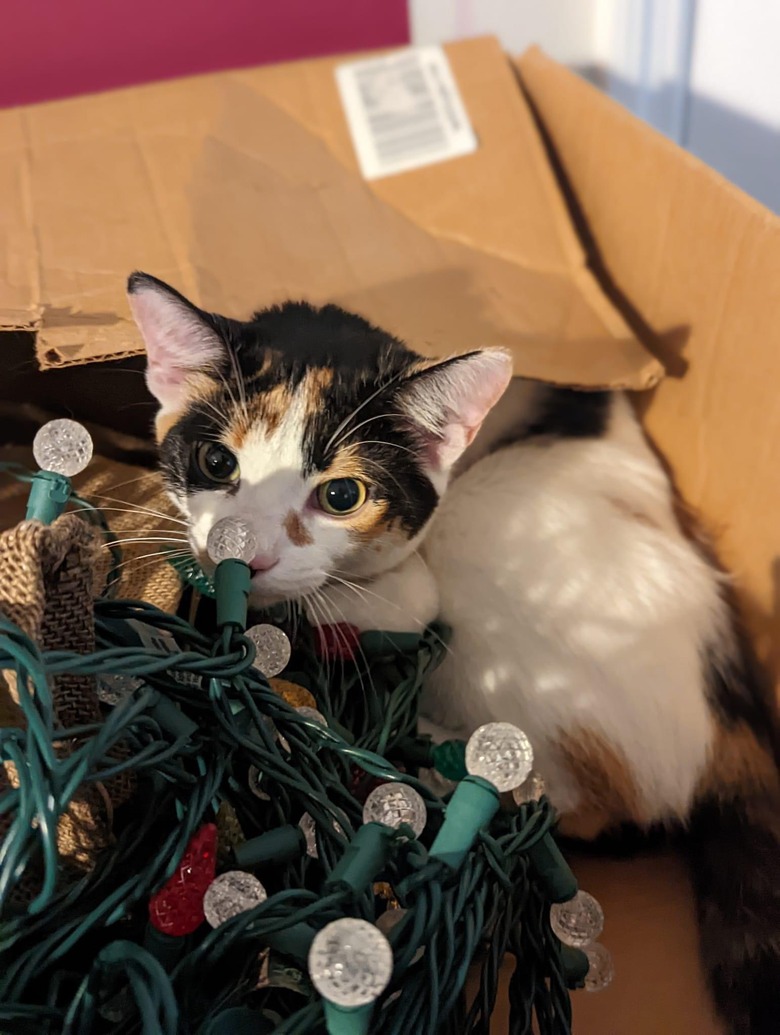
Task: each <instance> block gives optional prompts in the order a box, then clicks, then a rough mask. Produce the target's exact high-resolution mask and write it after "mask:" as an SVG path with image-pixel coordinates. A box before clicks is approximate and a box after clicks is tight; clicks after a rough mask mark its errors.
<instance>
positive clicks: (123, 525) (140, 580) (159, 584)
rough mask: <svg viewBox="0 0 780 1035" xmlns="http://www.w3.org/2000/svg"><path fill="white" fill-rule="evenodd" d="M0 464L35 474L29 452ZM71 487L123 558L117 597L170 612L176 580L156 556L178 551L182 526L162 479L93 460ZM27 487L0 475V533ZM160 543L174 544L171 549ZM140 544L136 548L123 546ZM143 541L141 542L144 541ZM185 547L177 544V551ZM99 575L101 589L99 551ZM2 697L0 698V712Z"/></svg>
mask: <svg viewBox="0 0 780 1035" xmlns="http://www.w3.org/2000/svg"><path fill="white" fill-rule="evenodd" d="M0 462H15V463H19V464H22V465H23V466H24V467H26V468H30V469H32V470H34V469H35V463H34V461H33V459H32V455H31V453H30V451H29V450H28V449H5V450H0ZM74 487H75V489H76V491H77V492H78V493H79V495H80V496H82V497H83V498H84V499H86V500H88V501H89V502H90V503H91V504H92V505H93V506H95V507H98V508H100V509H101V510H102V512H103V515H104V517H105V520H106V522H107V523H108V525H109V527H110V528H111V530H112V532H114V534H115V535H116V536H117V538H118V539H119V541H120V542H119V545H120V547H121V552H122V557H121V560H120V563H121V565H122V566H121V568H120V569H119V574H120V579H119V584H118V586H117V589H116V594H115V595H116V596H119V597H124V598H126V599H129V600H146V601H148V602H149V603H151V604H154V605H155V606H157V607H159V608H160V609H161V610H163V611H171V612H173V611H175V610H176V608H177V607H178V606H179V600H180V598H181V583H180V581H179V577H178V575H177V574H176V572H175V571H174V569H173V568H172V567H171V565H170V564H168V562H167V561H166V560H165V558H164V557H162V556H149V554H161V553H162V550H163V549H164V547H165V546H167V545H169V546H170V547H171V548H172V549H178V540H179V538H180V537H181V536H182V535H183V533H182V532H181V531H180V530H181V529H182V528H183V526H182V525H180V524H178V522H177V521H176V520H175V515H174V510H173V506H172V504H171V502H170V500H169V499H168V497H167V496H166V494H165V490H164V488H163V483H162V479H161V478H160V476H159V474H157V473H156V472H154V471H150V470H145V469H143V468H140V467H134V466H130V465H128V464H122V463H118V462H116V461H113V460H107V459H106V458H105V457H101V456H95V457H94V458H93V460H92V463H91V464H90V465H89V467H88V468H87V469H86V471H84V473H83V474H81V475H78V476H77V477H76V478H74ZM27 495H28V486H27V484H26V483H24V482H20V481H17V480H16V479H15V478H13V477H10V476H3V475H2V474H0V528H11V527H12V526H13V525H15V524H16V523H17V522H19V521H21V520H22V519H23V518H24V511H25V506H26V501H27ZM160 538H171V539H176V540H177V541H176V542H171V543H170V544H166V543H160V542H156V541H155V540H157V539H160ZM131 539H140V540H141V541H140V542H129V541H128V542H127V545H123V543H124V542H125V541H126V540H131ZM144 540H146V541H144ZM183 545H184V544H183V543H182V546H183ZM97 563H98V570H99V572H100V575H101V579H100V580H99V583H98V584H99V586H100V587H102V585H104V580H105V577H106V575H107V574H108V571H109V568H110V565H111V563H112V559H111V555H110V553H109V552H108V551H107V550H104V549H102V550H101V553H100V555H99V559H98V561H97ZM1 698H2V695H1V694H0V711H2V703H1Z"/></svg>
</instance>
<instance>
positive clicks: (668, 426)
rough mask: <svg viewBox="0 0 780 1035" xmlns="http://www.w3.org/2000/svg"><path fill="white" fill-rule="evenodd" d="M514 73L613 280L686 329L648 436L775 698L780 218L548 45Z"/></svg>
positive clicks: (650, 402)
mask: <svg viewBox="0 0 780 1035" xmlns="http://www.w3.org/2000/svg"><path fill="white" fill-rule="evenodd" d="M518 64H519V70H520V75H521V77H522V80H523V83H524V86H525V88H526V89H527V91H528V92H529V94H530V96H531V99H532V101H533V103H534V106H535V107H536V109H537V111H538V113H539V116H540V118H541V119H542V121H543V124H544V126H545V129H546V131H547V133H548V134H549V136H550V140H551V143H552V146H553V148H554V150H555V153H556V155H557V157H558V160H559V161H560V163H561V166H562V168H563V171H564V174H565V176H566V178H567V180H568V183H569V186H570V188H571V191H572V193H573V194H574V196H575V197H576V199H577V203H578V206H579V208H580V209H581V211H582V214H583V218H584V220H585V222H586V223H587V226H588V229H589V232H590V233H591V234H592V235H593V239H594V241H595V243H596V246H597V248H598V251H599V256H600V259H601V262H602V264H603V266H604V268H605V270H606V273H607V275H608V276H609V277H610V279H611V280H612V281H613V283H614V284H615V286H616V287H617V289H618V290H619V291H620V292H621V293H622V294H623V295H624V296H625V297H626V298H627V299H628V300H629V301H630V303H631V305H632V306H633V307H634V308H635V310H636V312H637V313H638V315H639V316H640V318H641V319H642V320H643V321H644V322H645V323H646V324H647V326H648V327H649V328H650V329H651V331H652V332H660V331H662V330H663V328H664V327H670V326H679V327H684V328H687V331H688V333H687V338H686V340H685V342H684V345H683V347H682V351H681V353H679V354H675V352H674V347H673V346H670V350H669V353H668V354H667V355H665V356H664V357H663V358H664V359H665V360H666V362H667V364H668V366H669V368H670V369H672V367H673V364H675V363H676V364H677V371H676V372H675V375H674V376H670V377H667V378H666V379H665V380H664V381H663V383H661V384H660V385H659V387H658V389H657V391H655V392H654V393H653V394H652V395H651V396H649V397H648V398H647V399H645V400H643V403H642V407H641V408H642V411H643V413H642V416H643V421H644V425H645V428H646V430H647V432H648V434H649V435H650V437H651V439H652V440H653V442H654V443H655V445H656V447H657V448H658V450H659V452H660V453H661V454H662V455H663V456H664V458H665V460H666V462H667V464H668V466H669V468H670V470H671V473H672V476H673V478H674V481H675V484H676V486H677V488H678V490H679V492H680V494H681V496H682V498H683V499H684V500H685V503H686V505H687V506H688V507H689V508H690V509H691V510H692V511H693V512H694V514H695V515H696V517H697V518H698V519H699V520H700V522H701V523H702V524H703V526H704V527H705V529H706V531H707V532H708V533H709V535H710V536H711V538H712V539H713V540H714V542H715V544H716V546H717V551H718V554H719V557H720V559H721V560H722V562H723V563H724V565H725V566H726V568H727V570H728V571H729V572H731V573H732V576H733V580H734V586H735V590H736V592H737V596H738V599H739V602H740V606H741V610H742V612H743V614H744V616H745V618H746V621H747V624H748V627H749V631H750V632H751V635H752V639H753V642H754V644H755V646H756V649H757V652H758V655H759V657H760V659H761V660H762V662H764V663H765V665H766V666H767V668H768V670H769V671H770V672H772V673H773V675H774V678H775V682H776V686H777V690H778V696H779V697H780V561H778V558H780V526H778V521H777V514H778V511H780V483H779V482H778V479H777V458H776V453H777V449H776V443H777V441H778V436H779V435H780V407H779V406H778V400H777V386H778V384H780V217H778V216H777V215H775V214H773V213H771V212H769V211H768V210H766V209H765V208H763V206H761V205H760V204H759V203H758V202H757V201H755V199H753V198H751V197H749V196H748V195H746V194H745V193H744V192H743V191H741V190H739V189H738V188H737V187H735V186H734V185H733V184H731V183H729V182H728V181H727V180H726V179H725V178H724V177H722V176H721V175H720V174H718V173H716V172H715V171H714V170H712V169H710V168H709V167H708V166H707V165H705V164H704V163H703V162H701V161H700V160H699V159H697V158H695V157H694V156H692V155H690V154H689V153H687V152H684V151H682V150H681V149H680V148H679V147H677V146H676V145H675V144H673V143H672V142H671V141H669V140H668V139H666V138H665V137H663V136H661V135H660V134H659V133H656V132H655V131H653V130H651V129H650V128H649V127H648V126H646V125H644V124H643V123H641V122H640V121H639V120H638V119H636V118H635V117H633V116H632V115H630V114H629V113H628V112H627V111H625V110H624V109H623V108H622V107H621V106H620V105H618V104H617V103H615V102H614V101H613V100H611V99H610V98H608V97H606V96H605V95H604V94H602V93H601V92H600V91H598V90H596V89H595V88H594V87H592V86H590V85H589V84H587V83H585V82H583V81H582V80H581V79H580V78H579V77H578V76H576V75H574V74H573V73H571V72H569V71H567V70H565V69H563V68H561V67H560V66H559V65H557V64H556V63H555V62H553V61H551V60H550V59H549V58H547V57H546V56H545V55H544V54H542V53H541V52H540V51H539V50H538V49H534V50H531V51H529V52H528V53H526V54H525V55H523V56H522V57H521V58H520V60H519V63H518ZM605 164H607V165H608V167H609V168H610V170H611V175H610V177H609V178H608V179H605V177H604V176H603V175H602V170H603V167H604V165H605ZM642 198H648V199H650V200H651V201H652V204H649V205H645V206H643V205H641V204H638V203H637V199H642Z"/></svg>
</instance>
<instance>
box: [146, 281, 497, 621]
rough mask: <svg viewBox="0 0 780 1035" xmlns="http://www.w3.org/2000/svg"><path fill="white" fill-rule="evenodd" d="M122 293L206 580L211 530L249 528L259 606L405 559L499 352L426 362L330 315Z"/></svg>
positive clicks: (465, 437) (473, 429)
mask: <svg viewBox="0 0 780 1035" xmlns="http://www.w3.org/2000/svg"><path fill="white" fill-rule="evenodd" d="M128 293H129V299H130V305H131V308H132V311H133V315H134V317H135V320H136V322H137V324H138V327H139V328H140V331H141V334H142V335H143V339H144V342H145V344H146V352H147V357H148V365H147V373H146V379H147V383H148V385H149V388H150V390H151V392H152V394H153V395H154V396H155V398H156V399H157V401H158V402H159V404H160V409H159V412H158V415H157V424H156V429H157V438H158V442H159V448H160V462H161V467H162V472H163V474H164V477H165V480H166V483H167V486H168V490H169V492H170V494H171V496H172V497H173V499H174V500H175V502H176V504H177V505H178V507H179V508H180V509H181V511H182V513H183V514H184V515H185V516H186V518H187V519H188V525H189V536H190V541H191V544H192V547H193V551H194V552H195V554H196V556H197V557H198V559H199V560H200V561H201V563H203V565H204V567H205V568H206V570H211V567H213V566H211V565H210V564H209V562H208V558H207V557H206V551H205V546H206V537H207V535H208V533H209V530H210V529H211V527H212V525H213V524H214V523H215V522H216V521H218V520H220V519H221V518H223V517H226V516H228V515H232V516H240V517H242V518H244V519H245V520H247V521H248V522H249V523H250V525H251V527H252V529H253V531H254V533H255V535H256V536H257V543H258V547H257V556H256V558H255V560H254V562H253V564H252V567H253V569H254V575H253V578H252V602H253V603H254V604H255V605H257V606H262V605H266V604H270V603H274V602H277V601H280V600H291V599H299V598H301V597H303V596H304V595H305V594H306V593H308V592H310V591H312V590H315V589H317V588H319V587H320V586H321V585H323V584H324V583H325V582H327V581H328V579H329V578H337V579H338V578H349V577H369V576H372V575H375V574H377V573H379V572H381V571H384V570H387V569H389V568H391V567H393V566H395V565H396V564H398V563H399V562H400V561H401V560H403V558H404V557H406V556H407V555H409V554H410V553H411V552H412V551H413V550H414V548H415V546H416V545H417V543H418V542H419V541H420V538H421V536H422V534H423V532H424V529H425V527H426V525H427V523H428V522H429V520H430V518H431V517H432V515H433V512H434V510H435V508H436V505H437V502H438V500H439V498H440V496H441V494H442V493H443V492H444V490H445V488H446V486H447V481H448V478H449V474H450V471H451V468H452V466H453V464H454V463H455V461H456V460H457V459H458V457H460V455H461V454H462V452H463V450H464V449H465V448H466V446H467V445H468V444H469V443H470V442H471V440H472V439H473V437H474V436H475V434H476V433H477V431H478V430H479V427H480V425H481V424H482V421H483V420H484V418H485V416H486V415H487V413H488V411H489V410H490V408H491V407H492V406H493V405H494V403H495V402H496V401H497V400H498V399H499V397H500V396H501V395H502V393H503V391H504V389H505V388H506V386H507V384H508V381H509V379H510V377H511V361H510V359H509V357H508V355H507V354H506V353H504V352H503V351H501V350H496V349H488V350H483V351H478V352H471V353H469V354H467V355H465V356H459V357H455V358H452V359H449V360H445V361H443V362H438V363H434V362H431V361H430V360H425V359H422V358H421V357H420V356H418V355H417V354H415V353H414V352H412V351H411V350H409V349H408V348H406V346H404V345H403V344H402V343H401V342H400V341H398V340H397V339H396V338H393V337H392V336H391V335H390V334H386V333H385V332H384V331H381V330H379V329H378V328H376V327H373V326H372V325H371V324H369V323H368V322H367V321H366V320H364V319H362V318H361V317H359V316H355V315H353V314H351V313H347V312H345V311H344V310H342V309H340V308H339V307H337V306H333V305H328V306H324V307H322V308H316V307H313V306H310V305H307V304H306V303H298V302H288V303H286V304H285V305H282V306H275V307H273V308H271V309H267V310H265V311H263V312H260V313H257V314H256V315H255V316H254V317H253V318H252V319H251V320H249V321H247V322H241V321H238V320H232V319H227V318H225V317H221V316H217V315H215V314H213V313H206V312H203V311H202V310H200V309H198V308H197V307H195V306H194V305H192V304H191V303H190V302H188V301H187V300H186V299H185V298H184V297H182V296H181V295H180V294H179V293H178V292H176V291H174V290H173V289H172V288H170V287H168V285H166V284H163V283H162V282H161V281H159V280H156V279H155V278H153V277H150V276H148V275H146V274H143V273H134V274H133V275H132V276H131V277H130V280H129V283H128Z"/></svg>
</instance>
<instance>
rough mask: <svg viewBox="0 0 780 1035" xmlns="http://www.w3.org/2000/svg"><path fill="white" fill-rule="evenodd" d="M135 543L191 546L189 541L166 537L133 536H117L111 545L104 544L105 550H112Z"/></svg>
mask: <svg viewBox="0 0 780 1035" xmlns="http://www.w3.org/2000/svg"><path fill="white" fill-rule="evenodd" d="M133 543H170V544H171V545H172V546H183V545H189V539H170V538H167V537H165V536H146V535H141V536H133V537H132V538H127V539H122V538H120V537H119V536H117V537H116V538H115V539H112V541H111V542H110V543H103V549H104V550H110V549H111V548H112V547H115V546H131V545H132V544H133Z"/></svg>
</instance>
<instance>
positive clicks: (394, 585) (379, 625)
mask: <svg viewBox="0 0 780 1035" xmlns="http://www.w3.org/2000/svg"><path fill="white" fill-rule="evenodd" d="M306 613H307V617H308V618H309V621H310V622H311V623H312V625H336V624H338V623H339V622H344V623H346V624H348V625H354V626H357V628H358V629H360V631H361V632H366V631H367V630H373V629H381V630H382V631H383V632H422V630H423V629H424V628H425V627H426V626H427V625H429V624H430V623H431V622H432V621H433V620H434V619H435V618H436V616H437V615H438V613H439V592H438V589H437V587H436V583H435V581H434V579H433V576H432V575H431V573H430V571H429V570H428V567H427V565H426V564H425V562H424V561H423V560H422V559H421V558H420V557H418V556H417V555H416V554H415V555H414V556H413V557H410V558H409V559H408V560H407V561H404V563H403V564H401V565H399V566H398V567H397V568H394V569H393V570H392V571H387V572H385V573H384V574H382V575H378V576H377V577H376V578H375V579H372V580H371V581H367V582H351V583H349V584H347V583H346V581H345V582H344V583H341V582H333V583H330V584H328V585H327V586H325V587H324V588H323V589H321V590H320V591H319V592H318V593H317V594H316V596H315V597H314V598H313V599H312V600H311V601H310V602H309V603H308V604H307V605H306Z"/></svg>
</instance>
